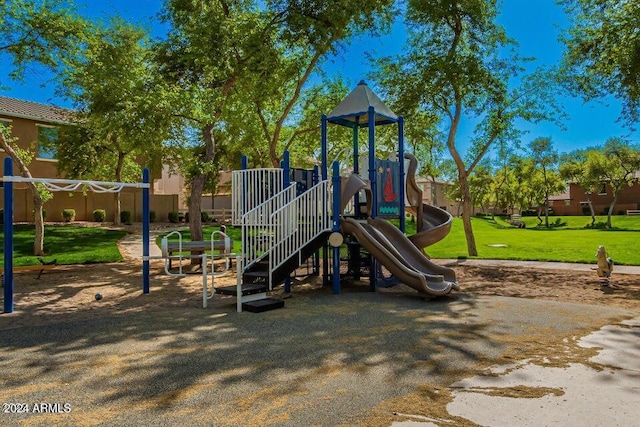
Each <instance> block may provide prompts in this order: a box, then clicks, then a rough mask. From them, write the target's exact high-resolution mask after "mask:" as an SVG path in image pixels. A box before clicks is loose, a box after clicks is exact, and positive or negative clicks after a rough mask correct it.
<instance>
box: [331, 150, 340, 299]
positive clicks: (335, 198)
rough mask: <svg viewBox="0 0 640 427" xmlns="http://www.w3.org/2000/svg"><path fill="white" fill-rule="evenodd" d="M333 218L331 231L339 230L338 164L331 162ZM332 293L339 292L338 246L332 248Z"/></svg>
mask: <svg viewBox="0 0 640 427" xmlns="http://www.w3.org/2000/svg"><path fill="white" fill-rule="evenodd" d="M331 181H332V184H333V209H332V211H333V218H332V228H331V229H332V231H334V232H337V231H340V166H339V164H338V162H337V161H335V162H333V176H332V178H331ZM333 293H334V294H335V295H337V294H339V293H340V248H335V247H334V248H333Z"/></svg>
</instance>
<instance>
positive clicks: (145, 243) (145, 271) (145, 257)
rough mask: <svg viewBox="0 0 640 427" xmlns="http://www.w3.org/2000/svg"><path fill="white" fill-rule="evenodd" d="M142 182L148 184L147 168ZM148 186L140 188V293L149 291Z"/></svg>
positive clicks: (144, 170)
mask: <svg viewBox="0 0 640 427" xmlns="http://www.w3.org/2000/svg"><path fill="white" fill-rule="evenodd" d="M142 183H143V184H149V169H148V168H144V169H143V170H142ZM149 221H150V218H149V187H148V186H145V187H144V188H143V189H142V293H144V294H148V293H149Z"/></svg>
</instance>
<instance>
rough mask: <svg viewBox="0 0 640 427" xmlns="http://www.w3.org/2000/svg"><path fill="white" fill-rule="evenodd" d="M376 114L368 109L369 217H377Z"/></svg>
mask: <svg viewBox="0 0 640 427" xmlns="http://www.w3.org/2000/svg"><path fill="white" fill-rule="evenodd" d="M375 137H376V112H375V110H374V108H373V107H369V184H370V185H371V212H369V216H370V217H371V218H375V217H376V216H378V183H377V179H376V175H377V171H376V147H375Z"/></svg>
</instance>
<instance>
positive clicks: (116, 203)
mask: <svg viewBox="0 0 640 427" xmlns="http://www.w3.org/2000/svg"><path fill="white" fill-rule="evenodd" d="M125 156H126V153H122V152H119V153H118V164H117V165H116V176H115V178H116V182H122V170H123V169H124V158H125ZM120 200H121V199H120V192H119V191H118V192H117V193H113V223H114V224H115V225H120V209H121V205H120Z"/></svg>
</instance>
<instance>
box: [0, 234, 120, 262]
mask: <svg viewBox="0 0 640 427" xmlns="http://www.w3.org/2000/svg"><path fill="white" fill-rule="evenodd" d="M45 229H46V232H45V237H44V249H45V252H46V254H47V259H49V257H52V258H55V259H56V260H57V263H58V264H93V263H102V262H119V261H122V255H120V250H119V249H118V240H120V239H121V238H123V237H124V236H125V235H126V234H127V232H126V231H122V230H106V229H101V228H91V227H77V226H73V225H47V226H45ZM13 230H14V237H13V243H14V249H13V262H14V265H16V266H21V265H37V264H38V263H39V262H38V259H37V258H36V257H35V256H33V239H34V226H33V225H32V224H27V225H22V224H21V225H15V226H14V229H13ZM3 240H4V239H3V238H0V262H2V260H4V245H3V244H2V243H1V242H2V241H3Z"/></svg>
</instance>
